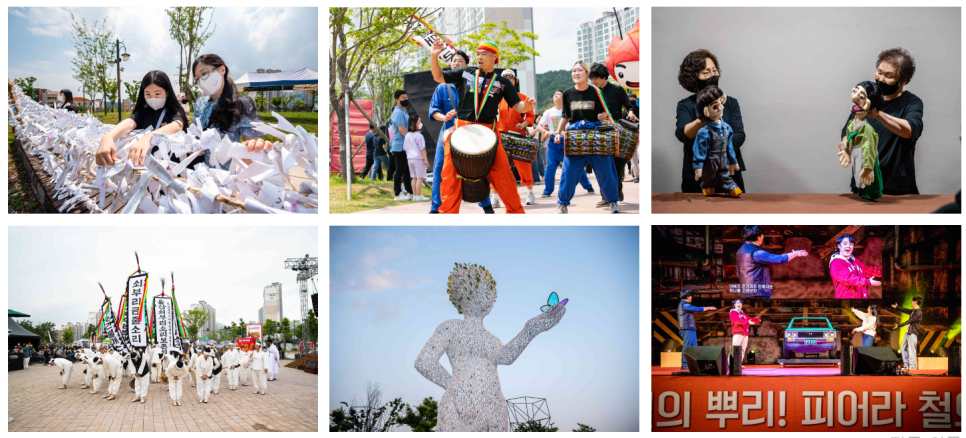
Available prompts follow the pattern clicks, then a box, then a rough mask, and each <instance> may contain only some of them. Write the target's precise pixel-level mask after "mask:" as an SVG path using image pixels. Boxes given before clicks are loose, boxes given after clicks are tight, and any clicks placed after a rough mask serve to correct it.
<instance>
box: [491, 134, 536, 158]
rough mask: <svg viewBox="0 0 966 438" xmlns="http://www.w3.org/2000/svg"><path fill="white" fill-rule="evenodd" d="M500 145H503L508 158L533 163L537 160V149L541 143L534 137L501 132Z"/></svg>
mask: <svg viewBox="0 0 966 438" xmlns="http://www.w3.org/2000/svg"><path fill="white" fill-rule="evenodd" d="M500 143H502V144H503V150H504V151H506V156H507V157H509V158H510V159H511V160H517V161H523V162H524V163H532V162H533V160H535V159H537V148H539V147H540V142H539V141H537V139H535V138H533V137H526V136H523V135H520V134H514V133H512V132H503V131H501V132H500Z"/></svg>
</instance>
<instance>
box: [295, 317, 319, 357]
mask: <svg viewBox="0 0 966 438" xmlns="http://www.w3.org/2000/svg"><path fill="white" fill-rule="evenodd" d="M306 325H307V326H308V328H309V340H310V341H312V342H319V320H318V319H317V318H316V317H315V315H313V314H312V313H311V312H309V318H308V322H307V324H306ZM299 339H302V337H301V336H300V337H299ZM306 348H308V346H306Z"/></svg>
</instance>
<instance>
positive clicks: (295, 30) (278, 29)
mask: <svg viewBox="0 0 966 438" xmlns="http://www.w3.org/2000/svg"><path fill="white" fill-rule="evenodd" d="M71 12H73V13H74V15H75V16H77V17H79V18H84V19H86V20H87V23H88V24H91V23H93V22H94V21H99V20H103V19H105V18H106V19H107V27H108V28H109V29H112V30H113V31H114V34H115V35H116V34H121V36H122V37H123V39H124V44H125V45H126V47H127V49H128V53H130V54H131V58H130V60H129V61H125V62H123V63H122V64H121V66H122V67H124V69H125V70H124V71H123V72H121V80H122V81H124V82H130V81H132V80H141V78H142V77H144V74H145V73H147V72H149V71H151V70H162V71H164V72H165V73H167V74H168V77H170V78H171V80H172V83H173V84H174V85H175V87H177V80H176V78H177V76H178V64H179V62H180V61H179V54H178V51H179V49H178V45H177V43H175V41H174V40H172V39H171V37H170V35H169V33H168V28H169V20H168V16H167V14H165V12H164V8H159V7H144V8H141V7H138V8H75V7H71V8H8V9H7V23H8V31H7V32H8V33H7V35H8V39H7V56H8V59H7V63H8V67H7V68H8V76H9V77H10V78H20V77H28V76H34V77H36V78H37V82H35V83H34V86H35V87H37V88H50V89H56V90H60V89H63V88H69V89H71V90H72V91H73V92H74V97H80V91H79V90H80V83H79V82H78V81H76V80H74V79H73V78H71V76H72V75H73V71H72V70H71V59H72V58H73V57H74V56H75V49H74V45H73V44H72V43H71V41H70V37H69V36H68V32H69V30H70V22H71V18H70V14H71ZM210 14H211V12H210V11H209V12H205V18H206V21H207V19H208V17H209V15H210ZM215 25H216V26H217V27H214V26H215ZM212 27H213V28H215V32H214V35H213V36H212V37H211V38H210V39H209V40H208V42H207V43H206V44H205V45H204V46H203V47H202V52H203V53H215V54H217V55H219V56H221V57H222V58H223V59H224V60H225V62H226V63H227V64H228V68H229V70H230V71H231V74H232V76H233V77H235V78H239V77H241V75H243V74H244V73H245V72H254V71H255V70H256V69H259V68H265V69H269V68H271V69H279V70H282V71H286V70H297V69H300V68H304V67H308V68H311V69H313V70H318V69H319V15H318V8H215V10H214V25H213V26H212ZM122 53H123V48H122ZM191 61H193V60H189V61H186V64H188V66H189V68H190V63H191ZM112 77H116V73H113V76H112ZM175 91H180V90H175Z"/></svg>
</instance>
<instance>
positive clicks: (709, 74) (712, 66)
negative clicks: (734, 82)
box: [674, 49, 748, 193]
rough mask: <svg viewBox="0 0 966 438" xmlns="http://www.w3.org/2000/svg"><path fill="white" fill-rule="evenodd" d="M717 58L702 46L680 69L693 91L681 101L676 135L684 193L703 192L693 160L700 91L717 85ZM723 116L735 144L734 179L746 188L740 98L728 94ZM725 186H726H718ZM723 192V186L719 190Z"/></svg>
mask: <svg viewBox="0 0 966 438" xmlns="http://www.w3.org/2000/svg"><path fill="white" fill-rule="evenodd" d="M718 70H719V67H718V58H717V57H715V56H714V54H713V53H711V52H709V51H707V50H704V49H701V50H695V51H693V52H691V53H688V55H687V56H685V57H684V61H682V62H681V67H680V69H679V70H678V83H679V84H681V87H683V88H684V89H685V90H688V92H690V93H693V94H691V95H690V96H688V97H685V98H684V99H681V100H680V101H679V102H678V108H677V127H676V129H675V130H674V135H675V136H676V137H677V138H678V140H679V141H680V142H681V143H683V144H684V168H683V171H682V173H681V177H682V178H683V179H682V180H681V192H682V193H701V183H699V182H698V181H695V180H694V169H692V166H691V164H692V163H691V161H692V159H693V158H694V138H695V137H697V135H698V131H699V130H701V128H702V127H704V122H703V121H702V120H701V118H700V117H698V94H699V93H701V90H703V89H704V88H705V87H707V86H708V85H718V79H719V78H721V73H720V72H719V71H718ZM721 120H722V121H724V122H725V123H727V124H728V126H731V130H732V132H733V135H732V136H731V143H732V144H733V145H734V149H735V156H736V158H737V159H738V170H736V171H735V174H734V175H731V179H733V180H734V181H735V184H738V188H739V189H741V191H742V192H745V193H747V192H748V190H746V189H745V180H744V178H743V176H742V172H744V171H745V160H744V159H743V158H742V157H741V145H743V144H745V124H744V123H743V122H742V121H741V107H740V106H739V105H738V99H735V98H734V97H733V96H731V95H729V96H728V98H727V99H726V100H725V106H724V113H723V114H722V115H721ZM718 189H723V187H718ZM718 192H723V190H718Z"/></svg>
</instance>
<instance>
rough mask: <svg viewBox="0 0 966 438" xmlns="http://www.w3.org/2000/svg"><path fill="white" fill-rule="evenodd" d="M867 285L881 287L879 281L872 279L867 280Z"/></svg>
mask: <svg viewBox="0 0 966 438" xmlns="http://www.w3.org/2000/svg"><path fill="white" fill-rule="evenodd" d="M869 285H870V286H882V282H881V281H879V280H876V279H874V278H870V279H869Z"/></svg>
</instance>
